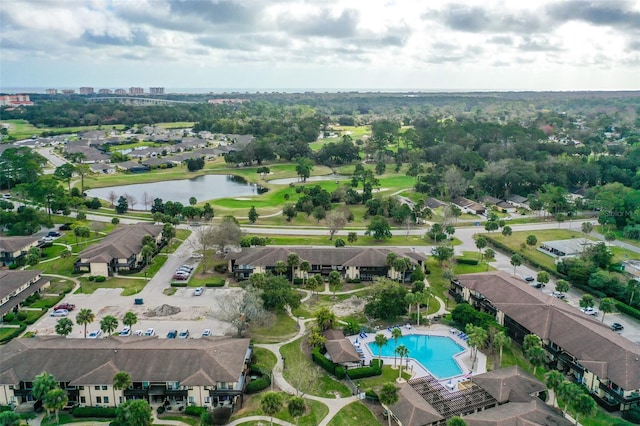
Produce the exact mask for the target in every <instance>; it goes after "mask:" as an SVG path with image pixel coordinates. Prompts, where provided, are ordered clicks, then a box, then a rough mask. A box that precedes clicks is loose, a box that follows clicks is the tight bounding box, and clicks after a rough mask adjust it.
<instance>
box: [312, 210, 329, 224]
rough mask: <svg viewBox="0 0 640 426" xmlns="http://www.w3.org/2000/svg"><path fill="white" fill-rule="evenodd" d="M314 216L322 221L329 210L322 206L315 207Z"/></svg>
mask: <svg viewBox="0 0 640 426" xmlns="http://www.w3.org/2000/svg"><path fill="white" fill-rule="evenodd" d="M313 217H314V218H315V219H316V220H317V221H318V223H320V221H321V220H322V219H324V218H325V217H327V211H326V210H325V209H324V207H322V206H318V207H316V208H314V209H313Z"/></svg>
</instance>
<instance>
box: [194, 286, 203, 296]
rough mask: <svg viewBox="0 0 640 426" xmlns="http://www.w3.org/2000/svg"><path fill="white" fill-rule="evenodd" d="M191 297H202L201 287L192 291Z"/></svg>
mask: <svg viewBox="0 0 640 426" xmlns="http://www.w3.org/2000/svg"><path fill="white" fill-rule="evenodd" d="M193 295H194V296H201V295H202V287H197V288H196V289H195V290H193Z"/></svg>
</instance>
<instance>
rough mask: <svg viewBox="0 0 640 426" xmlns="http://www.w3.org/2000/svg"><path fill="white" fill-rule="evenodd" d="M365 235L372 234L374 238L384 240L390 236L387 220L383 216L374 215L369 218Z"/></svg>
mask: <svg viewBox="0 0 640 426" xmlns="http://www.w3.org/2000/svg"><path fill="white" fill-rule="evenodd" d="M364 234H365V235H372V236H373V238H374V239H376V240H385V239H388V238H391V237H392V236H393V235H392V234H391V227H390V226H389V222H388V221H387V219H386V218H384V217H383V216H374V217H373V218H371V222H370V223H369V225H368V226H367V231H366V232H365V233H364Z"/></svg>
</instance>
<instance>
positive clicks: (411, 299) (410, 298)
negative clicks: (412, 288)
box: [404, 293, 418, 318]
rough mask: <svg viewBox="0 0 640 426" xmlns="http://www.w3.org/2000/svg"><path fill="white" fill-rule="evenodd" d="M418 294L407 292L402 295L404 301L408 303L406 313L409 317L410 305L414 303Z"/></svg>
mask: <svg viewBox="0 0 640 426" xmlns="http://www.w3.org/2000/svg"><path fill="white" fill-rule="evenodd" d="M417 296H418V294H417V293H407V294H406V295H405V296H404V301H405V303H406V304H407V305H409V312H407V315H408V316H409V318H411V307H412V306H413V304H414V303H417V300H418V297H417Z"/></svg>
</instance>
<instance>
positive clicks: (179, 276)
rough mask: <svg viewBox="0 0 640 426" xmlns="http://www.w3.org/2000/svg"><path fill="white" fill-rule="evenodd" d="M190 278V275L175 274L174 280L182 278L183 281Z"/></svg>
mask: <svg viewBox="0 0 640 426" xmlns="http://www.w3.org/2000/svg"><path fill="white" fill-rule="evenodd" d="M188 278H189V275H182V274H175V275H174V276H173V279H174V280H182V281H184V280H186V279H188Z"/></svg>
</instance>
